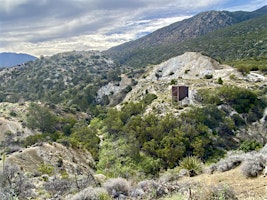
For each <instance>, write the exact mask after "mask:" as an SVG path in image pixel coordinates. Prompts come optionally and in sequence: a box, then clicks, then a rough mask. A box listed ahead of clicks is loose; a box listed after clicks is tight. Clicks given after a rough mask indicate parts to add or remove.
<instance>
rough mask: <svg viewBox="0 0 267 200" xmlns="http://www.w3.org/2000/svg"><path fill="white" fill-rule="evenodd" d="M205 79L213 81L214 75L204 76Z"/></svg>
mask: <svg viewBox="0 0 267 200" xmlns="http://www.w3.org/2000/svg"><path fill="white" fill-rule="evenodd" d="M204 78H205V79H212V78H213V75H212V74H206V75H205V76H204Z"/></svg>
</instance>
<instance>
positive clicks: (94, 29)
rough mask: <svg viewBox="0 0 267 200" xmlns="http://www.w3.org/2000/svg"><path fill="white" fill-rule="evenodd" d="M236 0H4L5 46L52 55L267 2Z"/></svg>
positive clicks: (0, 27) (0, 32) (0, 43)
mask: <svg viewBox="0 0 267 200" xmlns="http://www.w3.org/2000/svg"><path fill="white" fill-rule="evenodd" d="M232 2H233V1H230V0H213V1H211V0H198V1H197V3H196V1H195V0H165V1H164V2H163V1H158V0H129V1H126V0H56V1H55V0H38V1H36V0H0V5H1V7H0V38H1V39H0V51H16V52H26V53H31V54H33V55H40V54H42V55H51V54H54V53H57V52H62V51H69V50H73V49H76V50H89V49H98V50H104V49H107V48H109V47H111V46H114V45H118V44H120V43H123V42H127V41H129V40H133V39H136V38H138V37H141V36H143V35H145V34H147V33H150V32H152V31H154V30H156V29H158V28H161V27H163V26H167V25H169V24H171V23H174V22H176V21H179V20H182V19H184V18H187V17H189V16H192V15H194V14H196V13H198V12H201V11H205V10H211V9H223V8H232V7H236V8H238V6H240V5H242V6H243V7H246V6H248V7H249V6H250V7H252V6H254V7H255V5H256V6H257V5H260V4H263V3H264V2H265V4H267V2H266V0H265V1H264V0H257V1H240V0H236V2H237V3H235V4H232V5H231V3H232ZM242 2H243V3H242ZM254 2H257V4H254ZM228 5H229V6H228Z"/></svg>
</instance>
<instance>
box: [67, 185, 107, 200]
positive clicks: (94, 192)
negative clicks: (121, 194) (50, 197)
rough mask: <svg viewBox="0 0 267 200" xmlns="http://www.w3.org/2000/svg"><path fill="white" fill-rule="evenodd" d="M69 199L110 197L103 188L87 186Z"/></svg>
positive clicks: (95, 199) (103, 198)
mask: <svg viewBox="0 0 267 200" xmlns="http://www.w3.org/2000/svg"><path fill="white" fill-rule="evenodd" d="M71 200H111V198H110V197H109V195H108V193H107V191H106V190H105V189H103V188H92V187H88V188H86V189H84V190H82V191H80V192H79V193H77V194H75V195H74V196H73V197H72V198H71Z"/></svg>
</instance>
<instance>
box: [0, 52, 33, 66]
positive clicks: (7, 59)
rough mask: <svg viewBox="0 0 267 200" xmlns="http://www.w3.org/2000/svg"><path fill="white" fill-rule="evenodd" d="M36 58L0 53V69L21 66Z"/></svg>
mask: <svg viewBox="0 0 267 200" xmlns="http://www.w3.org/2000/svg"><path fill="white" fill-rule="evenodd" d="M35 59H37V58H36V57H34V56H32V55H29V54H23V53H20V54H17V53H6V52H3V53H0V68H3V67H12V66H16V65H22V64H24V63H26V62H28V61H33V60H35Z"/></svg>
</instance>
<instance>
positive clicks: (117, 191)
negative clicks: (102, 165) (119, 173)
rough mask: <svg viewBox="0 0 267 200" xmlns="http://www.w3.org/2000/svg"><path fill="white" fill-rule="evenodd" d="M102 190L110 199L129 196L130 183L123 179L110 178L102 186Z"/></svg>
mask: <svg viewBox="0 0 267 200" xmlns="http://www.w3.org/2000/svg"><path fill="white" fill-rule="evenodd" d="M103 186H104V188H105V189H106V190H107V192H108V194H109V195H111V196H112V197H120V195H125V196H128V195H129V191H130V183H129V182H128V181H127V180H126V179H124V178H111V179H108V180H107V181H106V182H105V183H104V184H103Z"/></svg>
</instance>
